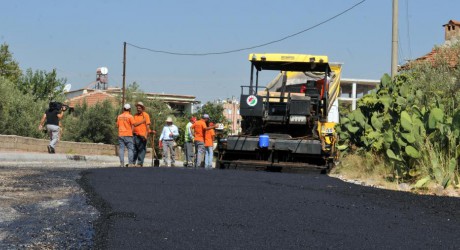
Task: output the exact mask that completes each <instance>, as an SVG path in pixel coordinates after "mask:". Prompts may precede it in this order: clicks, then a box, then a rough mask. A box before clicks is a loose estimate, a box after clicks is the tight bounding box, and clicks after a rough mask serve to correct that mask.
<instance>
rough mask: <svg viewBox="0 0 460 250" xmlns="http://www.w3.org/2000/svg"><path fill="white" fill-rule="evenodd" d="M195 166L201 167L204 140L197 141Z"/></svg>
mask: <svg viewBox="0 0 460 250" xmlns="http://www.w3.org/2000/svg"><path fill="white" fill-rule="evenodd" d="M195 155H196V157H195V167H196V168H199V167H201V162H202V161H203V156H204V142H202V141H195Z"/></svg>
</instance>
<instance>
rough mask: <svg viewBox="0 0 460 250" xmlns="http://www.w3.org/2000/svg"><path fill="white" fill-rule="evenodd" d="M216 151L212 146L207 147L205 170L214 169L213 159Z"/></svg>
mask: <svg viewBox="0 0 460 250" xmlns="http://www.w3.org/2000/svg"><path fill="white" fill-rule="evenodd" d="M213 153H214V151H213V150H212V146H210V147H205V157H204V167H205V168H212V157H213Z"/></svg>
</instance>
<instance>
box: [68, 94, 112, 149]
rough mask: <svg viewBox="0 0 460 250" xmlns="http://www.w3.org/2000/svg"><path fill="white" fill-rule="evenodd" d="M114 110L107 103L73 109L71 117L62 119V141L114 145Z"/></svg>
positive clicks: (84, 105)
mask: <svg viewBox="0 0 460 250" xmlns="http://www.w3.org/2000/svg"><path fill="white" fill-rule="evenodd" d="M116 118H117V112H116V108H114V107H113V106H112V104H111V103H110V102H109V101H104V102H100V103H97V104H96V105H94V106H92V107H88V106H87V105H86V104H83V105H82V106H77V107H75V111H74V113H73V114H72V115H68V114H67V115H66V116H65V118H64V119H63V133H62V139H63V140H66V141H76V142H93V143H106V144H115V142H116V140H117V130H116V125H115V124H116Z"/></svg>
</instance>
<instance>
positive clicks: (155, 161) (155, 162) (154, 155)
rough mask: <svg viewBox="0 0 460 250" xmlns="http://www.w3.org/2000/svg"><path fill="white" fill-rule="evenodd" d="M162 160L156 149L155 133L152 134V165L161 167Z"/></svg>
mask: <svg viewBox="0 0 460 250" xmlns="http://www.w3.org/2000/svg"><path fill="white" fill-rule="evenodd" d="M153 124H154V125H153V129H155V121H153ZM159 166H160V160H159V159H158V155H157V152H156V150H155V134H152V167H159Z"/></svg>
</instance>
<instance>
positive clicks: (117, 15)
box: [0, 0, 460, 101]
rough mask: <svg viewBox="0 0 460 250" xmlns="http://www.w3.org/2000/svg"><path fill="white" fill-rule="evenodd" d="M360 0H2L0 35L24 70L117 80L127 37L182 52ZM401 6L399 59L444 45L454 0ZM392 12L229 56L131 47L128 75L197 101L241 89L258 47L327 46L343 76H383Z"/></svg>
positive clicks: (371, 12)
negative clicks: (98, 74) (100, 71)
mask: <svg viewBox="0 0 460 250" xmlns="http://www.w3.org/2000/svg"><path fill="white" fill-rule="evenodd" d="M360 1H361V0H348V1H345V0H322V1H317V0H315V1H313V0H292V1H289V0H286V1H274V0H251V1H242V0H232V1H216V0H195V1H185V0H183V1H178V0H169V1H147V0H138V1H137V0H133V1H107V0H106V1H103V0H101V1H89V0H79V1H59V0H53V1H52V0H40V1H32V0H30V1H22V0H17V1H7V0H3V1H2V2H1V5H0V6H1V13H2V14H1V15H0V43H7V44H9V45H10V49H11V51H12V52H13V54H14V58H15V59H16V60H17V61H18V62H19V63H20V66H21V68H22V69H27V68H32V69H34V70H36V69H40V70H48V71H49V70H51V69H53V68H56V69H57V70H58V74H59V77H64V78H67V82H68V83H71V84H72V86H73V87H72V89H76V88H82V87H85V86H86V85H88V84H89V83H91V82H92V81H94V79H95V71H96V68H98V67H101V66H106V67H108V69H109V81H110V83H109V84H110V85H111V86H121V83H122V59H123V42H124V41H126V42H129V43H132V44H135V45H138V46H142V47H148V48H151V49H157V50H169V51H176V52H183V53H203V52H218V51H226V50H232V49H239V48H244V47H250V46H253V45H258V44H262V43H265V42H269V41H272V40H276V39H279V38H282V37H285V36H287V35H290V34H293V33H296V32H298V31H301V30H303V29H305V28H308V27H311V26H313V25H316V24H318V23H320V22H322V21H324V20H325V19H328V18H330V17H332V16H334V15H336V14H338V13H340V12H342V11H343V10H345V9H347V8H349V7H351V6H353V5H354V4H356V3H358V2H360ZM399 7H400V9H399V27H400V34H399V38H400V48H399V52H400V59H399V61H400V63H403V62H404V60H405V59H413V58H416V57H419V56H422V55H424V54H425V53H427V52H429V51H430V50H431V49H432V48H433V46H435V45H439V44H442V43H443V41H444V30H443V27H442V25H443V24H445V23H447V21H449V20H450V19H454V20H460V13H459V10H460V1H458V0H438V1H428V0H399ZM391 15H392V1H391V0H367V1H365V2H364V3H363V4H361V5H359V6H358V7H356V8H355V9H353V10H351V11H349V12H348V13H346V14H344V15H342V16H340V17H338V18H336V19H334V20H332V21H330V22H328V23H326V24H323V25H321V26H319V27H317V28H314V29H312V30H310V31H307V32H305V33H303V34H300V35H298V36H295V37H293V38H290V39H288V40H285V41H282V42H279V43H276V44H272V45H269V46H266V47H262V48H257V49H253V50H249V51H242V52H237V53H233V54H226V55H212V56H204V57H185V56H173V55H165V54H158V53H150V52H147V51H145V50H139V49H136V48H134V47H130V46H128V49H127V83H132V82H133V81H136V82H138V83H139V84H140V85H141V88H142V89H143V90H144V91H148V92H160V93H161V92H164V93H175V94H188V95H195V96H197V98H198V100H201V101H208V100H214V99H217V98H228V97H231V96H232V95H233V96H239V94H240V87H239V86H240V85H246V84H248V82H249V72H250V71H249V70H250V67H249V66H250V64H249V62H248V60H247V58H248V54H249V53H253V52H254V53H307V54H325V55H328V56H329V60H330V61H334V62H343V63H344V71H343V77H347V78H367V79H379V78H380V77H381V76H382V74H384V73H387V72H389V71H390V52H391ZM409 41H410V43H409ZM263 73H264V72H262V74H263ZM262 76H263V75H262ZM272 76H273V74H272V73H267V74H266V76H263V77H262V79H263V80H267V81H268V80H269V79H270V78H271V77H272Z"/></svg>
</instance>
